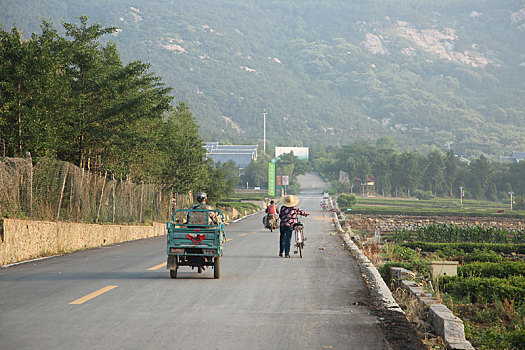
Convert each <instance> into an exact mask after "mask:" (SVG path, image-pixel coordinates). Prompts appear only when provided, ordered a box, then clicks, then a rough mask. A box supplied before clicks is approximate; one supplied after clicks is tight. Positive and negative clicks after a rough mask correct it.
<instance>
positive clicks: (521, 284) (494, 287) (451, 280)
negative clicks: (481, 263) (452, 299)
mask: <svg viewBox="0 0 525 350" xmlns="http://www.w3.org/2000/svg"><path fill="white" fill-rule="evenodd" d="M439 285H440V289H441V290H442V291H445V292H447V293H449V294H451V295H454V296H456V297H460V298H465V297H466V298H468V299H469V301H470V302H471V303H492V302H495V301H498V300H504V299H507V300H512V301H514V304H515V305H522V304H523V302H524V301H525V300H524V298H525V276H512V277H509V278H506V279H505V278H496V277H488V278H487V277H469V278H463V277H461V276H445V277H443V278H441V279H440V283H439Z"/></svg>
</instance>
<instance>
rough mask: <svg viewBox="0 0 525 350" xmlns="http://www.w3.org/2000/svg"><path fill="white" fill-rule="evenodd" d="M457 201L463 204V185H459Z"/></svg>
mask: <svg viewBox="0 0 525 350" xmlns="http://www.w3.org/2000/svg"><path fill="white" fill-rule="evenodd" d="M459 198H460V199H459V203H460V204H461V205H463V186H459Z"/></svg>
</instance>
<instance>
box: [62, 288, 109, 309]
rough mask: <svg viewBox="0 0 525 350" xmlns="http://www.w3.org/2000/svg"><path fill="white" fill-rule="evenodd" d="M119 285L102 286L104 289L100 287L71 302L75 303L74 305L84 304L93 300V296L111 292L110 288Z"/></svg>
mask: <svg viewBox="0 0 525 350" xmlns="http://www.w3.org/2000/svg"><path fill="white" fill-rule="evenodd" d="M117 287H118V286H106V287H104V288H102V289H99V290H97V291H95V292H93V293H90V294H88V295H86V296H83V297H82V298H78V299H77V300H75V301H72V302H70V303H69V304H74V305H79V304H83V303H85V302H86V301H88V300H91V299H93V298H96V297H98V296H99V295H100V294H104V293H106V292H109V291H110V290H112V289H114V288H117Z"/></svg>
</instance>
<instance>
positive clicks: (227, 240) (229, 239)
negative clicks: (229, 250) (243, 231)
mask: <svg viewBox="0 0 525 350" xmlns="http://www.w3.org/2000/svg"><path fill="white" fill-rule="evenodd" d="M232 239H233V238H228V239H226V240H225V242H229V241H231V240H232Z"/></svg>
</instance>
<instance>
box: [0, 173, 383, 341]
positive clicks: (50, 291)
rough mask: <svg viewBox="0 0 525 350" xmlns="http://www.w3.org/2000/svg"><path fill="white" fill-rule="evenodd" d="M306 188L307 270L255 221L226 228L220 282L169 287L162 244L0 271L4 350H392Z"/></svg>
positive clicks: (206, 276)
mask: <svg viewBox="0 0 525 350" xmlns="http://www.w3.org/2000/svg"><path fill="white" fill-rule="evenodd" d="M301 181H302V187H303V191H302V194H301V195H300V196H299V197H300V202H299V207H300V208H301V209H305V210H307V211H309V212H310V213H311V215H310V216H309V217H307V218H306V219H304V221H303V222H304V223H305V233H306V237H307V239H308V240H307V241H306V247H305V250H304V258H303V259H301V258H299V256H298V254H297V255H294V254H292V257H291V258H290V259H285V258H281V257H279V256H278V253H279V251H278V244H279V235H278V232H275V231H274V232H270V231H268V230H266V229H264V228H263V227H262V216H263V213H258V214H256V215H252V216H249V217H247V218H245V219H243V220H241V221H239V222H237V223H233V224H231V225H229V226H227V229H226V234H227V238H228V239H230V240H229V241H228V242H226V243H225V248H224V256H223V258H222V264H221V278H220V279H218V280H215V279H213V270H212V269H211V268H210V269H207V270H206V271H204V272H203V273H202V274H198V273H197V271H196V270H191V268H189V267H181V268H180V269H179V274H178V278H177V279H170V278H169V272H168V271H167V270H166V269H165V267H164V266H163V264H164V263H165V261H166V255H165V254H166V253H165V237H158V238H153V239H146V240H140V241H134V242H128V243H124V244H118V245H114V246H110V247H104V248H98V249H91V250H88V251H82V252H77V253H73V254H67V255H64V256H58V257H53V258H49V259H45V260H40V261H34V262H29V263H25V264H20V265H16V266H11V267H4V268H0V349H13V350H15V349H16V350H19V349H68V350H69V349H359V350H365V349H389V345H388V343H387V341H386V340H385V337H384V335H383V332H382V329H381V326H380V322H379V320H378V317H377V316H375V315H374V313H373V312H371V310H370V309H369V308H368V306H367V303H366V293H365V289H366V288H365V285H364V283H363V280H362V277H361V275H360V272H359V268H358V266H357V265H356V263H355V262H354V260H353V259H352V257H351V256H350V255H349V253H348V252H347V250H346V249H345V248H344V247H343V245H342V240H341V239H340V238H339V237H338V236H336V235H331V233H333V232H335V231H334V228H333V226H332V224H331V220H330V217H329V214H328V213H325V212H322V211H320V210H319V209H320V208H319V202H320V199H321V197H322V191H320V189H321V188H322V186H323V184H322V182H321V181H320V179H319V178H317V177H315V176H313V175H309V176H305V177H302V178H301ZM91 293H94V294H91Z"/></svg>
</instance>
